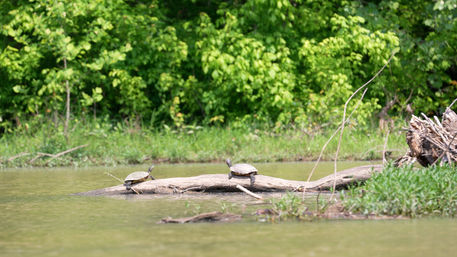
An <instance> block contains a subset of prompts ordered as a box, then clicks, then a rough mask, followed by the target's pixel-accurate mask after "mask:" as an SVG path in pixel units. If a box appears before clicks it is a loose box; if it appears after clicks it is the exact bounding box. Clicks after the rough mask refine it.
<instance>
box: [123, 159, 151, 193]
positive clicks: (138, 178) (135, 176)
mask: <svg viewBox="0 0 457 257" xmlns="http://www.w3.org/2000/svg"><path fill="white" fill-rule="evenodd" d="M153 168H154V165H151V167H149V169H148V171H147V172H146V171H135V172H132V173H130V174H129V175H128V176H127V177H126V178H125V179H124V186H125V188H126V189H127V190H130V188H131V187H132V185H133V184H136V183H140V182H143V181H146V180H147V179H148V178H151V179H152V180H154V179H155V178H154V177H153V176H151V175H150V174H151V170H152V169H153Z"/></svg>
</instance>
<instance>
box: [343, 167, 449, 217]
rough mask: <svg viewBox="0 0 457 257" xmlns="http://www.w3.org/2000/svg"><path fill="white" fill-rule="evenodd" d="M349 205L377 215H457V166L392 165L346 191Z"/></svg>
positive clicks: (344, 195) (346, 200)
mask: <svg viewBox="0 0 457 257" xmlns="http://www.w3.org/2000/svg"><path fill="white" fill-rule="evenodd" d="M342 202H343V205H344V206H345V209H346V210H348V211H350V212H355V213H361V214H375V215H402V216H408V217H418V216H450V217H455V216H456V215H457V168H456V167H449V166H444V167H429V168H421V169H417V170H414V169H413V168H412V167H404V168H395V167H388V168H387V169H385V170H384V171H383V172H382V173H379V174H376V175H375V176H373V177H372V178H371V179H370V180H368V181H367V182H366V184H365V185H363V186H361V187H354V188H351V189H350V190H348V191H346V192H345V193H344V194H342Z"/></svg>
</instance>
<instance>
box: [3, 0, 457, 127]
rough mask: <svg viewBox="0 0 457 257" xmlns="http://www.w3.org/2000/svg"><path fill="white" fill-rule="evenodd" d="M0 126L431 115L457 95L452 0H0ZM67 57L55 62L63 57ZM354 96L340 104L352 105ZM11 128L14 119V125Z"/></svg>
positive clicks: (309, 122)
mask: <svg viewBox="0 0 457 257" xmlns="http://www.w3.org/2000/svg"><path fill="white" fill-rule="evenodd" d="M0 7H1V8H0V26H1V30H0V78H1V90H0V124H1V126H2V127H4V128H7V127H12V126H14V124H15V123H17V122H18V120H20V119H28V118H31V117H48V116H52V115H53V114H54V115H59V114H61V113H63V112H64V109H65V99H66V92H65V82H66V81H68V83H69V85H70V99H71V111H72V115H74V116H77V115H92V114H94V115H98V116H101V115H103V116H104V117H108V118H110V119H120V118H136V119H146V120H149V121H150V122H151V123H152V124H160V123H164V124H173V125H175V126H178V127H179V126H183V125H184V124H203V125H211V124H225V123H233V124H237V123H246V122H248V123H252V122H260V123H267V124H271V125H287V124H299V125H302V126H314V125H316V124H319V123H330V124H335V123H337V122H338V121H340V120H341V118H340V117H341V114H342V106H343V105H344V103H345V101H346V100H347V98H348V97H349V96H350V95H351V94H352V93H353V92H354V91H355V90H356V89H357V88H358V87H360V86H361V85H362V84H363V83H365V82H366V81H367V80H369V79H370V78H371V77H372V76H373V75H374V74H375V73H376V72H377V71H378V70H379V69H380V68H381V67H382V66H383V65H384V64H385V63H386V62H387V60H388V59H389V57H390V56H391V54H392V53H393V52H394V51H396V52H398V53H397V54H396V55H395V57H394V59H393V60H392V62H391V63H390V64H389V66H388V68H387V69H386V70H385V71H384V73H383V75H382V76H380V77H378V78H377V79H376V80H375V81H373V83H372V84H370V88H369V90H368V91H367V94H366V96H365V99H364V101H363V103H362V104H361V105H360V106H359V107H358V111H357V113H356V114H355V117H356V121H357V122H358V123H360V124H363V123H366V122H367V121H368V120H370V119H371V118H373V117H375V116H376V115H377V114H378V113H380V112H381V110H383V107H385V106H386V105H387V103H393V105H391V106H389V108H387V109H388V110H386V109H384V111H389V113H390V115H402V113H403V112H405V110H406V107H407V106H408V107H410V108H412V110H416V111H420V112H426V113H430V112H435V111H436V112H439V111H440V109H441V108H444V107H446V106H447V105H449V104H450V102H452V100H453V99H454V98H456V97H457V90H456V87H457V82H456V80H457V0H447V1H431V0H428V1H427V0H421V1H405V0H389V1H388V0H378V1H347V0H329V1H320V0H319V1H318V0H247V1H238V0H234V1H222V0H205V1H202V0H176V1H159V0H149V1H147V0H144V1H134V0H74V1H57V0H30V1H29V0H27V1H26V0H18V1H8V0H3V1H0ZM64 62H65V64H64ZM355 104H356V103H355V102H354V103H351V105H350V106H349V108H350V109H351V108H354V106H355ZM16 125H17V124H16Z"/></svg>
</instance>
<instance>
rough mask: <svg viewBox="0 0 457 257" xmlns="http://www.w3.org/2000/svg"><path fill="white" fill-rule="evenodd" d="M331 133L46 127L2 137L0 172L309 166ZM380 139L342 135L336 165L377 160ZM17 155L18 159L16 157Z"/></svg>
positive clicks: (396, 138) (398, 138) (395, 139)
mask: <svg viewBox="0 0 457 257" xmlns="http://www.w3.org/2000/svg"><path fill="white" fill-rule="evenodd" d="M332 133H333V130H332V131H330V130H329V131H326V132H321V133H313V134H310V133H305V132H303V131H301V130H297V129H284V130H280V131H271V130H266V129H264V130H258V129H252V128H218V127H206V128H201V127H189V128H186V129H181V130H179V131H177V130H173V129H168V128H164V129H161V130H150V129H144V128H143V129H141V128H135V127H129V126H125V125H124V126H123V125H120V124H117V125H110V124H109V123H102V124H101V125H100V123H90V124H87V123H86V124H83V123H76V125H75V126H74V127H73V129H72V130H71V132H70V134H69V136H68V140H67V139H66V138H65V136H64V135H63V133H62V132H61V130H59V129H56V128H54V127H52V126H41V128H40V129H36V130H34V131H32V130H30V129H29V130H22V131H16V132H12V133H8V134H3V136H2V137H1V138H0V156H1V159H0V160H1V166H2V167H21V166H67V165H75V166H90V165H116V164H139V163H149V162H173V163H174V162H210V161H221V160H223V159H224V158H227V157H231V158H233V159H234V160H236V161H251V162H268V161H293V160H314V159H316V158H317V157H318V156H319V153H320V151H321V149H322V146H323V145H324V144H325V142H326V141H327V140H328V138H329V137H330V135H331V134H332ZM384 138H385V136H384V135H383V134H382V133H380V132H379V131H376V130H375V131H370V130H364V131H357V130H354V129H347V130H345V134H344V138H343V141H342V148H341V151H340V159H342V160H343V159H344V160H370V159H380V158H381V157H382V149H383V145H384ZM404 141H405V139H404V135H403V134H402V133H400V132H397V133H390V136H389V141H388V142H389V143H388V146H387V149H391V150H393V153H392V155H393V156H398V155H401V154H403V153H404V151H405V148H406V144H405V142H404ZM84 144H88V145H87V146H86V147H83V148H81V149H78V150H76V151H72V152H70V153H67V154H64V155H62V156H60V157H58V158H54V159H52V158H51V157H49V156H42V157H40V158H37V159H35V160H34V161H33V162H31V160H33V159H34V157H36V156H38V155H40V153H47V154H57V153H60V152H62V151H65V150H67V149H71V148H73V147H76V146H79V145H84ZM336 145H337V141H336V138H335V139H334V140H333V141H332V142H331V143H330V144H329V145H328V147H327V150H326V151H325V153H324V159H326V160H329V159H331V158H333V156H334V153H335V151H336ZM20 154H22V155H23V156H21V157H17V156H18V155H20ZM15 157H17V158H15Z"/></svg>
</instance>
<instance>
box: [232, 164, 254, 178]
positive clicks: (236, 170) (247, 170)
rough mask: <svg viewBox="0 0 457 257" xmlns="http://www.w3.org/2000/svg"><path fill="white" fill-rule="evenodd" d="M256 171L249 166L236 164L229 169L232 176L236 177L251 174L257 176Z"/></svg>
mask: <svg viewBox="0 0 457 257" xmlns="http://www.w3.org/2000/svg"><path fill="white" fill-rule="evenodd" d="M257 171H258V170H257V169H256V168H255V167H254V166H252V165H251V164H247V163H238V164H235V165H233V166H231V167H230V172H231V173H232V175H236V176H250V175H251V174H254V175H257Z"/></svg>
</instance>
